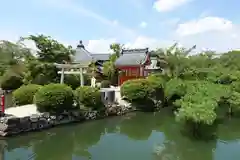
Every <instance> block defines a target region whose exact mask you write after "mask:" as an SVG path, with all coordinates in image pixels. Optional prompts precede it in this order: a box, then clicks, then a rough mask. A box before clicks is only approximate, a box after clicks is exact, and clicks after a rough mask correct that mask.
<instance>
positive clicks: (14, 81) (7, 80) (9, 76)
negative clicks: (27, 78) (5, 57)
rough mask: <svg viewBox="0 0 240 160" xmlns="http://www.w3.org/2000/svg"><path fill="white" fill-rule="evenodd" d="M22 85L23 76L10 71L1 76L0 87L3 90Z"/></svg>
mask: <svg viewBox="0 0 240 160" xmlns="http://www.w3.org/2000/svg"><path fill="white" fill-rule="evenodd" d="M21 85H23V77H22V76H21V75H19V74H17V73H14V72H12V71H7V72H6V73H5V74H4V75H3V76H2V77H1V83H0V87H1V88H2V89H3V90H15V89H17V88H19V87H20V86H21Z"/></svg>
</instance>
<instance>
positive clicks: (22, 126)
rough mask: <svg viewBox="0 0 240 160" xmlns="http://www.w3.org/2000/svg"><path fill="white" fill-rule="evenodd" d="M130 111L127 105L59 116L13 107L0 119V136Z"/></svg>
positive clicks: (108, 106)
mask: <svg viewBox="0 0 240 160" xmlns="http://www.w3.org/2000/svg"><path fill="white" fill-rule="evenodd" d="M130 111H132V108H131V106H129V105H119V104H112V105H107V106H106V107H105V108H104V109H102V110H100V111H94V110H93V111H91V110H87V111H86V110H85V111H80V110H77V111H71V112H66V113H62V114H60V115H50V114H49V113H39V112H37V111H36V106H35V105H26V106H20V107H13V108H9V109H7V110H6V114H5V115H3V116H2V117H0V136H3V137H5V136H11V135H17V134H20V133H24V132H30V131H40V130H43V129H47V128H52V127H54V126H57V125H61V124H67V123H73V122H83V121H86V120H94V119H100V118H105V117H109V116H118V115H123V114H125V113H127V112H130Z"/></svg>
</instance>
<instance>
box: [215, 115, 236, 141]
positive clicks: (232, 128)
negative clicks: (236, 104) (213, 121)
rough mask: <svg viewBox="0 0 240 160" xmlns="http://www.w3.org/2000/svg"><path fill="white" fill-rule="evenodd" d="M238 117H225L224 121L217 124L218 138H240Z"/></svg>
mask: <svg viewBox="0 0 240 160" xmlns="http://www.w3.org/2000/svg"><path fill="white" fill-rule="evenodd" d="M239 122H240V120H239V118H231V119H225V120H224V123H223V124H221V125H219V126H218V138H219V139H220V140H224V141H232V140H236V139H240V127H239Z"/></svg>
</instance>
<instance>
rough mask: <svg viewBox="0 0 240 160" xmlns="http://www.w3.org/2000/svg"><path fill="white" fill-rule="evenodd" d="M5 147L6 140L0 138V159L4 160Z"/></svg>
mask: <svg viewBox="0 0 240 160" xmlns="http://www.w3.org/2000/svg"><path fill="white" fill-rule="evenodd" d="M6 147H7V142H6V141H5V140H0V160H4V152H5V149H6Z"/></svg>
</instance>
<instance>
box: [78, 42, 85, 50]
mask: <svg viewBox="0 0 240 160" xmlns="http://www.w3.org/2000/svg"><path fill="white" fill-rule="evenodd" d="M77 48H83V49H85V47H84V45H83V43H82V40H80V41H79V44H78V45H77Z"/></svg>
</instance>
